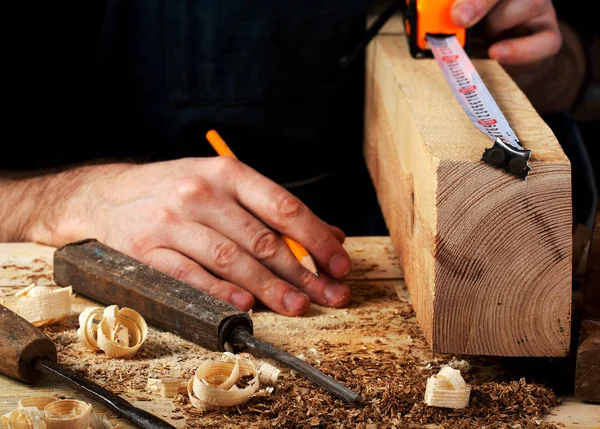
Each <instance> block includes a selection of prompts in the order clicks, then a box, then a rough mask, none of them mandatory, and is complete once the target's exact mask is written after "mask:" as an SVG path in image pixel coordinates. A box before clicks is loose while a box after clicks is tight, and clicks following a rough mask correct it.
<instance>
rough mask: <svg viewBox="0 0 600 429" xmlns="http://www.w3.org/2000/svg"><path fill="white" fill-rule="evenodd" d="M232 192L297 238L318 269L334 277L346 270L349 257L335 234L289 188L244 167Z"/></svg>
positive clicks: (257, 213) (274, 225) (259, 215)
mask: <svg viewBox="0 0 600 429" xmlns="http://www.w3.org/2000/svg"><path fill="white" fill-rule="evenodd" d="M235 194H236V197H237V199H238V201H239V202H240V204H241V205H242V206H244V207H245V208H246V209H247V210H248V211H249V212H250V213H252V214H253V215H254V216H256V217H257V218H259V219H260V220H261V221H263V222H264V223H266V224H267V225H268V226H269V227H271V228H272V229H274V230H276V231H277V232H279V233H280V234H285V235H287V236H289V237H291V238H293V239H295V240H297V241H298V242H300V243H301V244H302V245H303V246H304V247H305V248H306V250H307V251H308V252H309V253H310V254H311V255H312V257H313V259H315V262H316V264H317V265H318V266H319V268H320V269H322V270H325V271H326V272H327V273H329V274H330V275H332V276H333V277H335V278H342V277H344V276H346V275H348V274H349V273H350V270H351V268H352V267H351V261H350V257H349V256H348V253H347V252H346V250H345V249H344V247H343V246H342V244H341V243H340V241H339V237H338V234H337V233H334V232H332V230H331V228H330V227H328V226H327V225H326V224H325V223H324V222H323V221H322V220H321V219H319V218H318V217H317V216H316V215H315V214H314V213H312V212H311V211H310V210H309V208H308V207H306V206H305V205H304V204H303V203H302V202H301V201H300V200H299V199H298V198H297V197H295V196H294V195H293V194H291V193H290V192H289V191H287V190H286V189H284V188H283V187H281V186H279V185H277V184H276V183H274V182H272V181H270V180H269V179H267V178H265V177H264V176H262V175H260V174H259V173H257V172H256V171H254V170H252V169H250V168H249V167H248V168H246V169H245V170H244V171H243V172H241V174H240V175H239V177H238V178H237V180H235Z"/></svg>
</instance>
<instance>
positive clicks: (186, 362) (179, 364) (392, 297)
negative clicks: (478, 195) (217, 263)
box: [0, 237, 600, 429]
mask: <svg viewBox="0 0 600 429" xmlns="http://www.w3.org/2000/svg"><path fill="white" fill-rule="evenodd" d="M345 246H346V248H347V249H348V250H349V252H350V254H351V255H352V258H353V261H354V271H353V273H352V275H351V276H350V278H349V279H348V283H349V284H350V285H351V286H352V290H353V298H352V300H351V302H350V304H349V306H348V307H347V308H344V309H328V308H324V307H320V306H313V307H312V309H311V310H310V312H309V313H308V314H307V315H305V316H303V317H297V318H286V317H283V316H279V315H276V314H274V313H272V312H271V311H268V310H266V309H255V310H253V312H252V318H253V321H254V326H255V336H256V337H257V338H260V339H263V340H266V341H268V342H270V343H272V344H274V345H275V346H278V347H280V348H282V349H285V350H287V351H289V352H290V353H292V354H295V355H299V354H303V355H304V356H305V359H307V361H309V362H310V363H312V364H314V365H315V366H318V367H320V368H321V370H322V371H324V372H328V373H330V375H332V376H334V377H335V378H337V379H338V380H340V381H343V382H344V383H345V384H346V385H348V386H349V387H351V388H353V389H355V390H356V389H359V386H360V388H361V394H362V395H363V397H365V399H367V402H368V403H370V405H369V406H368V407H366V408H364V409H360V408H359V409H353V407H351V406H346V405H344V404H342V403H341V402H339V401H335V402H334V401H333V398H332V397H331V396H330V395H329V394H328V393H327V392H325V391H323V390H321V389H320V388H317V387H313V385H312V384H311V383H310V382H308V381H307V380H305V379H304V378H303V377H302V376H300V375H294V374H293V373H290V371H289V370H287V369H286V368H284V367H281V366H280V365H279V364H277V363H275V362H273V361H269V362H270V363H272V364H275V365H276V366H278V367H279V368H280V369H281V370H282V373H281V376H280V381H279V384H278V387H277V388H276V389H275V391H274V392H273V393H272V394H271V396H270V397H261V398H253V399H252V400H251V403H248V404H249V405H248V404H244V405H242V406H240V407H238V408H237V409H234V410H228V411H227V412H225V413H223V412H219V411H210V412H205V413H200V412H197V411H196V410H193V409H191V408H190V405H189V401H188V398H187V396H186V395H184V394H181V395H178V396H176V397H175V398H162V397H160V396H157V395H156V394H155V393H151V392H147V391H145V382H146V381H147V378H148V377H159V376H164V377H169V376H170V377H173V376H182V377H184V378H185V377H187V378H188V379H189V376H190V375H191V374H193V372H194V371H195V368H197V366H198V365H199V364H200V363H201V362H202V361H203V360H204V359H206V357H207V356H209V355H211V354H213V352H209V351H207V350H205V349H203V348H201V347H199V346H197V345H195V344H192V343H190V342H188V341H186V340H183V339H181V338H179V337H177V336H175V335H174V334H170V333H166V332H162V331H160V330H158V329H154V328H152V327H151V329H150V333H149V336H148V339H147V340H146V342H145V343H144V344H143V346H142V348H141V349H140V350H139V352H138V354H137V355H136V356H135V357H133V358H131V359H127V360H123V359H109V358H107V357H106V356H104V355H103V354H102V352H91V351H88V350H87V349H85V348H84V347H83V346H82V345H81V344H79V343H78V341H77V335H76V333H75V331H76V329H77V326H78V320H77V314H78V313H79V312H80V311H81V310H82V309H83V308H85V307H86V306H90V305H97V304H95V303H93V302H91V301H88V300H86V299H84V298H83V297H80V296H75V298H74V304H73V314H72V315H71V316H69V317H67V318H65V319H63V320H62V321H60V322H59V323H56V324H54V325H51V326H46V327H44V328H42V330H43V331H44V332H45V333H46V334H48V335H49V336H50V337H51V338H52V339H53V340H54V341H55V343H56V344H57V348H58V352H59V361H60V362H61V363H62V364H64V365H65V366H68V367H69V368H71V369H73V370H76V371H79V372H82V373H83V374H84V375H86V376H87V377H88V378H90V379H92V380H94V381H96V382H98V383H99V384H102V385H104V386H105V387H107V388H110V389H111V390H115V391H116V392H117V393H119V394H121V395H122V396H123V397H125V398H126V399H127V400H129V401H130V402H132V403H133V404H134V405H136V406H139V407H140V408H144V409H146V410H148V411H150V412H153V413H155V414H157V415H159V416H161V417H162V418H164V419H165V420H167V421H169V422H170V423H172V424H173V425H174V426H176V427H292V426H295V427H362V428H369V429H374V428H380V427H397V428H401V427H439V426H440V425H444V427H476V426H475V425H476V422H479V423H481V421H482V420H477V418H481V417H482V414H481V412H479V413H477V412H475V411H473V408H477V409H478V410H480V411H481V410H483V411H485V410H486V409H493V410H495V413H496V414H497V415H498V421H497V422H496V424H497V426H490V427H506V426H509V425H513V426H512V427H544V425H546V426H545V427H549V426H547V424H549V423H554V424H558V425H559V427H565V428H599V427H600V405H593V404H584V403H581V402H580V401H578V400H577V399H575V398H574V397H573V396H572V393H570V392H569V391H568V390H566V391H564V392H562V393H559V390H560V389H558V390H556V392H557V395H558V396H559V397H560V399H562V402H563V403H562V404H560V405H558V406H556V407H553V408H551V409H550V410H549V413H543V412H542V414H543V415H537V416H536V415H534V414H535V413H534V412H533V411H532V406H533V405H531V404H530V402H531V403H533V402H535V401H533V402H532V400H530V399H527V398H526V397H525V399H519V398H522V396H519V395H521V394H523V392H525V396H527V392H532V393H531V394H532V395H533V396H531V398H534V397H535V398H537V399H536V400H539V401H541V398H544V397H545V396H547V395H548V394H550V396H551V395H552V394H553V391H552V390H550V389H549V388H548V387H546V386H545V385H548V386H549V387H554V386H551V384H552V382H553V380H554V381H555V380H556V379H557V378H559V377H560V376H561V375H560V374H561V370H560V369H558V370H557V368H561V367H558V366H557V365H558V364H560V361H561V360H560V359H545V358H536V359H535V360H533V361H531V360H526V363H525V364H523V362H522V360H515V359H501V358H491V357H469V356H454V357H453V356H449V355H434V354H432V353H431V352H430V351H429V348H428V347H427V345H426V343H425V342H424V339H423V337H422V335H421V333H420V330H419V328H418V325H417V323H416V320H415V317H414V313H413V312H412V308H411V306H410V303H409V297H408V296H407V293H406V289H405V284H404V281H403V275H402V271H401V269H400V267H399V266H398V263H397V257H396V254H395V253H394V249H393V247H392V244H391V241H390V240H389V238H388V237H350V238H348V239H347V241H346V243H345ZM53 251H54V248H52V247H48V246H42V245H38V244H34V243H0V298H1V299H2V303H3V304H4V305H7V306H8V307H9V308H10V304H11V300H14V298H13V297H12V295H14V293H15V292H16V291H18V290H19V289H21V288H23V287H25V286H28V285H29V284H31V283H32V282H36V283H38V284H49V285H52V284H54V283H53V281H52V256H53ZM452 358H455V359H458V360H466V361H467V362H468V363H469V364H470V367H471V369H469V370H468V371H466V372H465V374H464V375H465V379H466V381H467V382H468V383H470V384H471V386H472V388H473V390H472V395H471V399H472V401H471V405H470V407H471V409H470V410H451V409H435V410H433V411H432V410H431V409H430V407H427V406H425V405H424V404H423V403H422V401H421V399H422V393H423V389H424V386H425V382H426V379H427V377H429V376H430V375H432V374H435V373H437V370H439V367H440V365H443V364H445V363H448V362H449V361H450V359H452ZM344 365H345V367H344ZM390 368H392V369H394V370H393V371H391V370H390ZM546 368H548V370H547V371H555V372H554V373H549V372H546V373H545V374H544V371H546ZM533 369H535V370H533ZM377 371H381V372H382V373H381V374H379V373H377ZM528 371H530V372H528ZM562 372H563V373H564V372H567V373H568V372H569V370H568V369H567V370H562ZM544 375H545V377H544ZM536 377H537V378H536ZM386 380H387V381H386ZM396 380H397V382H396ZM365 383H367V384H368V385H365ZM386 383H387V384H386ZM390 383H392V384H393V386H392V385H390ZM511 389H512V390H511ZM315 392H317V393H318V396H314V395H315ZM48 395H56V396H58V397H69V398H78V399H83V400H86V401H87V402H90V403H91V404H92V405H93V407H94V409H95V410H96V411H98V412H105V411H106V409H105V408H104V407H102V406H101V405H100V404H98V403H96V402H94V401H90V400H88V399H87V398H85V397H83V396H81V395H80V394H78V393H77V392H75V391H74V390H71V389H70V388H68V387H64V386H62V385H59V384H57V383H54V382H51V381H46V380H45V381H42V382H41V383H40V384H38V385H36V386H29V385H26V384H24V383H21V382H17V381H14V380H11V379H9V378H6V377H4V376H0V414H5V413H8V412H10V411H12V410H13V409H15V408H16V404H17V401H18V400H19V399H20V398H23V397H27V396H48ZM311 395H312V396H311ZM390 398H392V399H390ZM306 401H308V402H306ZM511 401H512V402H511ZM323 402H326V403H332V404H334V405H335V404H337V408H334V409H335V413H333V412H331V410H329V411H327V408H323V406H322V405H321V404H322V403H323ZM286 404H288V405H286ZM294 404H296V405H294ZM375 404H377V406H376V405H375ZM288 407H289V408H288ZM299 407H303V408H302V409H300V408H299ZM338 409H339V412H338ZM325 413H328V415H325ZM363 413H369V414H368V417H366V416H367V414H364V415H363ZM300 414H302V415H303V416H304V417H303V419H300V418H299V417H298V416H299V415H300ZM108 415H109V417H110V418H111V420H112V421H113V422H119V423H121V425H122V427H123V428H132V427H134V426H132V425H130V424H129V422H127V421H124V420H121V419H119V418H117V416H115V415H114V414H112V415H111V414H110V413H109V414H108ZM374 416H378V417H374ZM511 416H512V417H511ZM486 418H487V417H486ZM336 419H338V420H336ZM490 421H491V420H489V418H488V420H486V422H488V423H489V422H490ZM336 422H337V423H336ZM348 422H351V423H348ZM344 423H345V425H344ZM479 423H478V424H479ZM410 424H412V426H411V425H410ZM517 424H520V425H521V426H514V425H517Z"/></svg>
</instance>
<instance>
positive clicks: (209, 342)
mask: <svg viewBox="0 0 600 429" xmlns="http://www.w3.org/2000/svg"><path fill="white" fill-rule="evenodd" d="M54 281H55V282H56V284H58V285H63V286H71V287H72V288H73V290H74V291H75V292H78V293H80V294H82V295H84V296H86V297H88V298H91V299H93V300H95V301H98V302H100V303H103V304H106V305H118V306H120V307H129V308H132V309H134V310H136V311H138V312H139V313H140V314H141V315H142V316H143V317H144V318H145V319H146V320H147V321H148V323H150V324H152V325H154V326H156V327H159V328H161V329H164V330H166V331H169V332H173V333H175V334H177V335H179V336H181V337H182V338H185V339H187V340H189V341H192V342H194V343H196V344H198V345H200V346H202V347H204V348H206V349H209V350H213V351H221V352H223V351H226V350H227V347H226V344H228V345H229V346H231V348H232V349H233V350H234V351H235V352H236V353H239V352H241V351H243V350H245V349H250V350H253V351H255V352H259V353H262V354H264V355H266V356H268V357H270V358H272V359H275V360H276V361H278V362H281V363H283V364H284V365H287V366H289V367H290V368H293V369H294V370H296V371H298V372H299V373H301V374H303V375H304V376H305V377H307V378H308V379H310V380H312V381H313V382H314V383H316V384H318V385H320V386H322V387H324V388H325V389H327V390H328V391H329V392H331V393H333V394H334V395H336V396H338V397H339V398H341V399H343V400H344V401H346V402H350V403H361V402H362V399H361V397H360V395H359V394H358V393H356V392H354V391H352V390H350V389H349V388H347V387H346V386H344V385H342V384H340V383H338V382H337V381H335V380H334V379H333V378H331V377H330V376H328V375H326V374H324V373H323V372H321V371H319V370H317V369H316V368H314V367H312V366H311V365H308V364H307V363H306V362H304V361H302V360H300V359H298V358H296V357H294V356H292V355H290V354H289V353H287V352H285V351H283V350H280V349H278V348H276V347H274V346H273V345H271V344H269V343H266V342H264V341H260V340H258V339H257V338H255V337H254V336H253V324H252V319H251V318H250V316H249V315H248V314H247V313H245V312H243V311H241V310H239V309H237V308H236V307H234V306H233V305H230V304H228V303H226V302H225V301H222V300H220V299H217V298H214V297H212V296H211V295H208V294H206V293H203V292H201V291H199V290H197V289H195V288H193V287H192V286H190V285H188V284H186V283H183V282H181V281H179V280H177V279H175V278H173V277H170V276H167V275H165V274H163V273H162V272H160V271H158V270H156V269H155V268H152V267H150V266H149V265H147V264H144V263H142V262H140V261H138V260H136V259H134V258H131V257H129V256H127V255H125V254H123V253H121V252H119V251H117V250H115V249H113V248H111V247H109V246H106V245H105V244H103V243H101V242H99V241H97V240H95V239H87V240H81V241H77V242H74V243H69V244H67V245H65V246H63V247H60V248H58V249H57V250H56V251H55V252H54Z"/></svg>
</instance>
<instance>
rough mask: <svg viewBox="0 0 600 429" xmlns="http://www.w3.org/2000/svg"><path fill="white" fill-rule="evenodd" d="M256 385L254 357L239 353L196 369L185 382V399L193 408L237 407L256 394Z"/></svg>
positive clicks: (224, 355) (207, 362)
mask: <svg viewBox="0 0 600 429" xmlns="http://www.w3.org/2000/svg"><path fill="white" fill-rule="evenodd" d="M258 386H259V380H258V373H257V371H256V365H255V364H254V358H253V357H252V356H251V355H248V354H246V353H242V354H239V355H235V354H233V353H230V352H225V353H223V354H222V356H221V359H219V360H208V361H206V362H204V363H203V364H202V365H200V366H199V367H198V369H197V370H196V373H195V374H194V376H193V377H192V378H191V379H190V381H189V383H188V396H189V399H190V402H191V403H192V405H193V406H194V407H195V408H199V409H201V410H210V409H213V408H217V407H230V406H233V405H240V404H243V403H244V402H246V401H247V400H248V399H250V398H251V397H252V395H254V393H256V391H257V390H258Z"/></svg>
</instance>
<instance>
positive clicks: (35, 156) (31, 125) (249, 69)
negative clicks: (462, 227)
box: [0, 0, 376, 223]
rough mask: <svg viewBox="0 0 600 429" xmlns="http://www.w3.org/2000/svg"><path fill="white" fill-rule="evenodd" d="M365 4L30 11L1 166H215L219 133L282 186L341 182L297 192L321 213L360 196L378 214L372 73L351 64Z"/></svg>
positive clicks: (22, 18) (24, 18) (142, 2)
mask: <svg viewBox="0 0 600 429" xmlns="http://www.w3.org/2000/svg"><path fill="white" fill-rule="evenodd" d="M44 3H46V2H44ZM366 3H367V2H366V1H365V0H302V1H298V0H227V1H215V0H195V1H184V0H130V1H126V0H108V1H106V2H102V1H98V0H95V1H91V2H73V1H67V2H66V4H64V3H62V2H61V3H60V4H43V5H40V6H38V5H36V9H34V10H27V9H26V7H25V6H18V7H20V8H21V10H20V11H19V12H20V13H16V14H12V16H15V17H16V18H15V19H16V20H17V22H18V24H19V25H18V26H19V32H18V35H17V37H16V41H17V42H18V43H16V44H14V52H13V53H12V55H9V64H10V66H9V69H10V70H11V71H12V72H13V73H12V78H11V79H9V82H8V83H9V86H11V89H12V90H14V97H12V98H11V99H14V106H15V108H14V112H15V114H16V116H15V117H11V120H10V121H9V127H8V128H9V131H10V130H11V129H12V130H13V131H16V133H14V134H13V133H11V134H12V135H16V136H18V137H17V140H16V141H15V142H14V144H12V145H11V146H12V150H13V151H15V152H16V154H15V155H14V156H11V157H2V160H0V168H9V169H37V168H45V167H57V166H59V167H60V166H65V165H70V164H73V163H85V162H90V161H94V160H102V159H132V160H137V161H142V162H148V161H159V160H166V159H174V158H179V157H187V156H213V155H215V153H214V151H213V150H212V148H211V146H210V145H209V144H208V142H207V141H206V140H205V138H204V134H205V133H206V131H207V130H208V129H209V128H216V129H217V131H219V132H220V133H221V134H222V135H223V137H224V138H225V140H226V141H227V143H228V144H229V145H230V146H231V148H232V150H233V151H234V153H236V155H237V156H238V158H239V159H240V160H242V161H244V162H246V163H247V164H249V165H250V166H252V167H254V168H255V169H257V170H258V171H259V172H261V173H263V174H264V175H266V176H267V177H270V178H271V179H273V180H275V181H277V182H279V183H282V184H287V183H298V182H300V183H302V182H304V181H306V180H308V181H310V180H311V179H312V178H315V177H328V178H329V179H328V180H329V182H330V183H329V185H328V186H327V185H324V187H323V189H318V188H315V187H314V185H313V186H312V188H311V187H291V188H290V190H292V189H294V192H296V193H298V195H299V196H301V197H302V198H303V199H304V200H305V201H307V204H308V201H309V200H311V203H312V208H314V209H315V211H316V212H318V213H319V212H322V213H324V214H325V213H326V212H328V211H337V212H341V211H342V212H345V211H344V210H340V204H343V203H344V202H345V201H346V202H347V201H348V200H349V199H350V198H353V199H354V200H356V199H365V201H370V203H367V204H368V205H369V206H371V205H372V204H375V205H376V200H375V197H374V191H373V188H372V185H371V184H370V183H369V177H368V173H367V172H366V168H365V166H364V161H363V159H362V136H363V131H362V118H363V110H362V109H363V86H364V85H363V73H364V71H363V66H364V63H363V61H362V58H358V59H357V61H356V63H355V64H354V65H353V66H352V67H351V68H350V69H349V70H348V71H346V72H344V71H342V69H341V68H340V66H339V60H340V58H341V57H342V56H343V55H344V54H346V53H347V52H349V51H350V50H352V49H353V48H354V47H355V46H356V45H357V44H358V43H359V41H360V40H361V38H362V37H363V34H364V29H365V13H366ZM12 7H17V6H12ZM332 177H335V178H336V179H335V180H336V181H335V182H331V178H332ZM340 188H343V189H340ZM331 192H333V193H334V194H336V195H329V194H330V193H331ZM315 193H316V194H319V195H320V197H319V198H315V196H314V195H313V194H315ZM326 205H331V207H330V208H329V209H328V210H325V209H323V207H325V206H326ZM319 206H323V207H319ZM360 210H361V209H358V212H360ZM324 217H327V216H324ZM330 220H332V221H333V222H335V219H330ZM338 223H339V222H338Z"/></svg>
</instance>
